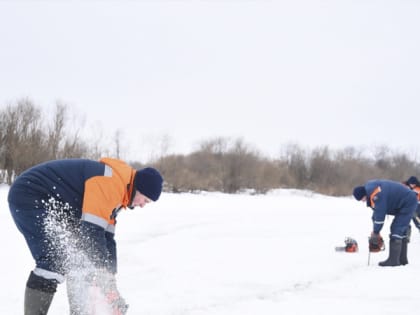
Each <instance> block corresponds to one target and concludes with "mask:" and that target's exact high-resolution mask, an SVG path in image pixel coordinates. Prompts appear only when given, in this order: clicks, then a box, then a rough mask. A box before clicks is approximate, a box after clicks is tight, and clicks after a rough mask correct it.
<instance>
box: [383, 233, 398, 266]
mask: <svg viewBox="0 0 420 315" xmlns="http://www.w3.org/2000/svg"><path fill="white" fill-rule="evenodd" d="M401 248H402V240H400V239H391V240H390V241H389V257H388V259H387V260H385V261H381V262H380V263H379V266H382V267H386V266H391V267H393V266H399V265H401V263H400V256H401Z"/></svg>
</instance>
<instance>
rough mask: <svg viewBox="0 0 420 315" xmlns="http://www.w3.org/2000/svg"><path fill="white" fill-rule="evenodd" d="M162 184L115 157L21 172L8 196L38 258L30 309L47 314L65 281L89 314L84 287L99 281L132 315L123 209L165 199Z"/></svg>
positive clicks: (78, 307)
mask: <svg viewBox="0 0 420 315" xmlns="http://www.w3.org/2000/svg"><path fill="white" fill-rule="evenodd" d="M162 184H163V178H162V176H161V175H160V173H159V172H158V171H157V170H156V169H154V168H150V167H148V168H144V169H140V170H135V169H133V168H132V167H130V166H129V165H128V164H126V163H125V162H123V161H121V160H116V159H111V158H103V159H101V160H100V161H92V160H87V159H66V160H55V161H48V162H45V163H42V164H39V165H36V166H33V167H32V168H30V169H28V170H26V171H25V172H23V173H22V174H20V175H19V176H18V177H17V178H16V180H15V181H14V183H13V185H12V186H11V187H10V190H9V195H8V202H9V207H10V211H11V214H12V217H13V219H14V221H15V223H16V226H17V227H18V229H19V231H20V232H21V233H22V234H23V236H24V237H25V240H26V242H27V245H28V247H29V250H30V252H31V254H32V256H33V258H34V260H35V269H34V270H33V271H31V272H30V274H29V278H28V281H27V283H26V289H25V299H24V314H25V315H45V314H47V312H48V309H49V307H50V304H51V301H52V299H53V297H54V294H55V292H56V289H57V285H58V284H59V283H62V282H63V281H64V280H65V279H66V280H67V285H68V293H69V302H70V313H71V314H72V315H81V314H86V311H85V310H86V308H88V307H89V303H90V301H89V298H88V294H84V291H83V290H86V287H87V286H89V285H90V284H91V283H94V284H95V286H97V287H99V288H101V289H102V291H103V293H104V294H106V295H107V298H108V302H109V304H110V305H111V306H112V308H113V309H114V311H115V312H116V314H124V313H125V312H126V310H127V305H126V303H125V301H124V299H123V298H122V297H121V296H120V294H119V292H118V289H117V286H116V278H115V274H116V273H117V246H116V241H115V239H114V234H115V228H116V223H117V222H116V217H117V215H118V213H119V212H120V211H121V210H124V209H126V208H133V207H136V206H139V207H144V206H145V205H146V204H148V203H149V202H151V201H156V200H158V198H159V196H160V194H161V191H162ZM69 280H71V281H69ZM69 284H71V285H70V286H69ZM79 284H82V285H79Z"/></svg>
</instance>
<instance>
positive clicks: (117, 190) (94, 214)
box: [82, 158, 136, 232]
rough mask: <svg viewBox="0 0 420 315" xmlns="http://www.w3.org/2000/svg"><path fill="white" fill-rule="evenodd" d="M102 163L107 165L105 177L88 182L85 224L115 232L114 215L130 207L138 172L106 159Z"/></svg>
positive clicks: (84, 200)
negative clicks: (114, 212)
mask: <svg viewBox="0 0 420 315" xmlns="http://www.w3.org/2000/svg"><path fill="white" fill-rule="evenodd" d="M100 162H102V163H104V164H105V172H104V175H103V176H95V177H92V178H89V179H88V180H87V181H86V182H85V192H84V197H83V208H82V220H84V221H88V222H91V223H93V224H96V225H99V226H101V227H103V228H104V229H105V230H108V231H110V232H113V226H114V225H115V218H114V217H113V211H114V210H115V211H117V210H118V209H119V208H121V207H122V208H126V207H127V206H129V203H130V200H131V195H132V193H133V182H134V175H135V173H136V170H135V169H133V168H132V167H130V166H129V165H127V164H126V163H125V162H123V161H121V160H117V159H111V158H103V159H101V160H100Z"/></svg>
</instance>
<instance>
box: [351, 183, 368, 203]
mask: <svg viewBox="0 0 420 315" xmlns="http://www.w3.org/2000/svg"><path fill="white" fill-rule="evenodd" d="M366 195H367V193H366V188H365V186H357V187H354V189H353V196H354V198H356V200H358V201H360V200H362V198H363V197H364V196H366Z"/></svg>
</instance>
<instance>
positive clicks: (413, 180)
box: [406, 176, 420, 186]
mask: <svg viewBox="0 0 420 315" xmlns="http://www.w3.org/2000/svg"><path fill="white" fill-rule="evenodd" d="M406 183H407V185H416V186H420V183H419V180H418V179H417V177H415V176H411V177H410V178H409V179H407V181H406Z"/></svg>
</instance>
